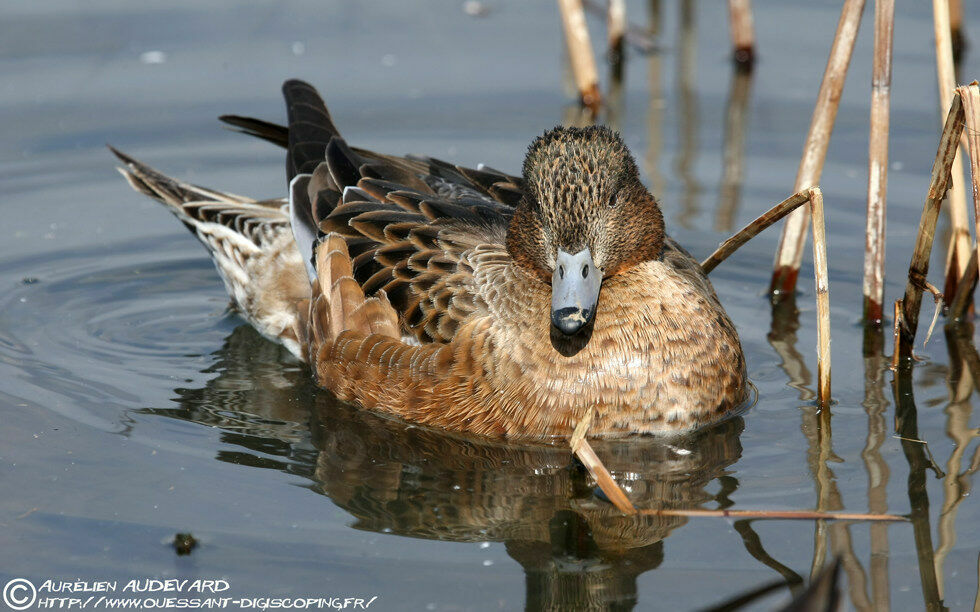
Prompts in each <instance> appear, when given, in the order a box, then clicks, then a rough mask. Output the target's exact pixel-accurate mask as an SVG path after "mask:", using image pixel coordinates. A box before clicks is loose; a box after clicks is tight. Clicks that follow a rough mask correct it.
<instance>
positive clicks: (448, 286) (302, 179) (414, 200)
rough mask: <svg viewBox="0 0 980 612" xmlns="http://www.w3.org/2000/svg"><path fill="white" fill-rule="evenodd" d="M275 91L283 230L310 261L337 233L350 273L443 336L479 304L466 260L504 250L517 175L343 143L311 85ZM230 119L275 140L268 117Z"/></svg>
mask: <svg viewBox="0 0 980 612" xmlns="http://www.w3.org/2000/svg"><path fill="white" fill-rule="evenodd" d="M283 93H284V96H285V98H286V106H287V109H288V115H289V127H288V128H286V129H285V130H286V142H287V148H288V153H287V160H288V161H287V177H288V178H289V179H290V203H291V206H290V208H291V216H292V225H293V233H294V235H295V236H296V239H297V244H298V245H299V248H300V251H301V252H302V253H303V255H304V257H305V258H306V259H307V260H308V261H310V262H311V263H312V264H313V266H314V267H315V265H316V256H315V253H316V247H317V245H318V244H319V243H320V242H322V240H323V239H324V237H325V236H326V235H328V234H336V235H339V236H341V237H343V239H344V240H345V241H346V243H347V250H348V252H349V253H350V257H351V259H352V264H353V265H352V268H353V270H352V271H353V278H354V279H355V281H356V282H357V283H358V285H359V286H360V287H361V289H362V291H363V292H364V294H365V295H367V296H369V297H370V296H373V295H377V294H379V293H380V292H382V291H383V292H384V294H385V295H386V296H387V300H388V301H389V302H390V303H391V306H392V307H393V308H394V309H395V311H396V313H397V314H398V318H399V322H400V325H401V328H402V330H403V331H404V332H406V333H409V334H411V335H414V336H415V337H416V338H418V340H419V341H421V342H448V341H450V340H452V338H453V336H454V335H455V333H456V329H457V328H458V327H459V324H460V323H461V322H462V321H463V320H465V319H466V318H467V317H468V316H470V315H471V314H472V313H474V312H477V311H479V310H481V309H485V304H484V303H483V300H482V298H481V297H480V296H481V295H482V292H481V287H480V283H479V282H478V281H477V280H476V278H475V276H474V272H475V270H476V269H477V268H478V267H479V265H480V264H481V263H485V262H487V261H488V260H493V261H497V262H499V261H500V260H501V259H502V258H507V259H509V255H508V254H507V252H506V249H505V248H504V242H505V238H506V232H507V225H508V223H509V221H510V218H511V216H512V215H513V213H514V205H515V204H516V203H517V201H519V199H520V196H521V185H520V182H519V179H518V178H517V177H513V176H510V175H507V174H504V173H502V172H498V171H496V170H492V169H487V168H482V169H479V170H477V169H471V168H462V167H457V166H453V165H451V164H448V163H446V162H443V161H440V160H436V159H433V158H428V157H397V156H392V155H384V154H380V153H375V152H372V151H368V150H366V149H355V148H352V147H350V146H348V145H347V142H346V141H345V140H344V139H343V137H341V136H340V133H339V132H338V131H337V129H336V127H335V126H334V124H333V121H332V120H331V118H330V114H329V112H328V111H327V109H326V106H325V105H324V104H323V101H322V100H321V99H320V97H319V95H317V93H316V90H315V89H313V87H311V86H310V85H308V84H306V83H303V82H301V81H287V82H286V84H285V85H284V86H283ZM232 123H233V125H236V126H238V127H239V128H241V129H243V130H244V131H246V132H248V133H250V134H254V135H256V136H260V137H263V138H265V139H266V140H270V141H272V142H276V143H280V144H281V143H282V141H283V138H282V132H281V131H279V130H277V129H275V128H274V127H270V126H271V125H272V124H268V123H265V122H249V121H247V120H242V118H236V119H235V120H234V121H233V122H232ZM315 273H316V270H313V274H315Z"/></svg>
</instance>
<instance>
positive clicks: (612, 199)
mask: <svg viewBox="0 0 980 612" xmlns="http://www.w3.org/2000/svg"><path fill="white" fill-rule="evenodd" d="M609 208H616V194H615V193H614V194H612V196H610V198H609Z"/></svg>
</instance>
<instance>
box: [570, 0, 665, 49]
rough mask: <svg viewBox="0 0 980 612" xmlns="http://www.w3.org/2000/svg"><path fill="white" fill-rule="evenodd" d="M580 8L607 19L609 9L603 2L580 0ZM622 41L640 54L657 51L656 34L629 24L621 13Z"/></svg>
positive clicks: (624, 13)
mask: <svg viewBox="0 0 980 612" xmlns="http://www.w3.org/2000/svg"><path fill="white" fill-rule="evenodd" d="M582 6H583V7H585V10H587V11H589V12H590V13H593V14H595V15H598V16H603V17H606V18H608V16H609V13H608V10H609V7H608V6H607V3H605V2H599V1H597V0H582ZM623 25H624V31H623V39H624V40H625V41H626V42H628V43H629V44H631V45H633V47H634V48H635V49H636V50H637V51H639V52H640V53H654V52H655V51H657V50H658V49H659V45H658V44H657V33H656V32H651V31H649V30H648V29H647V28H644V27H641V26H638V25H636V24H633V23H629V21H627V20H626V12H625V10H624V12H623Z"/></svg>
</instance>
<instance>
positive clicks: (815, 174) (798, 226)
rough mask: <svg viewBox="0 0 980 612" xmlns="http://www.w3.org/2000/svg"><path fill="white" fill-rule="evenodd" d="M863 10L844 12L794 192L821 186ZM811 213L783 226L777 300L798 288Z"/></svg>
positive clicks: (852, 5) (859, 4) (858, 4)
mask: <svg viewBox="0 0 980 612" xmlns="http://www.w3.org/2000/svg"><path fill="white" fill-rule="evenodd" d="M863 10H864V0H845V2H844V7H843V8H842V9H841V14H840V21H839V22H838V24H837V33H836V34H835V35H834V42H833V45H831V48H830V57H829V58H828V60H827V68H826V70H825V71H824V75H823V81H822V82H821V83H820V91H819V92H818V93H817V102H816V105H815V106H814V108H813V116H812V117H811V119H810V129H809V131H808V133H807V137H806V144H805V145H804V146H803V156H802V158H801V159H800V166H799V169H798V170H797V173H796V186H795V187H794V188H793V191H803V190H805V189H809V188H810V187H815V186H816V185H817V183H819V182H820V175H821V173H822V172H823V164H824V160H825V159H826V157H827V145H828V144H829V142H830V133H831V131H832V130H833V128H834V121H835V119H836V118H837V108H838V107H839V106H840V97H841V92H842V91H843V89H844V80H845V79H846V77H847V68H848V65H849V64H850V62H851V53H852V51H853V50H854V41H855V39H856V38H857V33H858V28H859V26H860V25H861V13H862V11H863ZM809 213H810V210H809V207H805V208H801V209H799V210H798V211H796V212H794V213H793V214H792V215H790V216H789V218H788V219H787V220H786V223H785V224H784V225H783V233H782V235H781V236H780V239H779V247H778V248H777V250H776V258H775V262H774V264H773V274H772V281H771V282H770V284H769V291H770V292H772V293H774V294H775V295H777V296H778V295H787V294H791V293H792V292H793V290H794V289H795V288H796V279H797V277H798V276H799V273H800V263H801V262H802V261H803V246H804V244H805V243H806V234H807V224H808V222H809V218H808V215H809Z"/></svg>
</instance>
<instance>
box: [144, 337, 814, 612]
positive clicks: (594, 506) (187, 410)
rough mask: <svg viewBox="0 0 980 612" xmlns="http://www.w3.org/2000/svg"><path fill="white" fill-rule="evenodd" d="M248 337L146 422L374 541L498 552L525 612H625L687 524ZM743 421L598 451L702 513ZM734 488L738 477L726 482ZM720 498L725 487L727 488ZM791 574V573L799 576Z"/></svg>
mask: <svg viewBox="0 0 980 612" xmlns="http://www.w3.org/2000/svg"><path fill="white" fill-rule="evenodd" d="M283 361H284V355H283V352H282V350H281V349H280V348H279V347H278V346H277V345H274V344H272V343H270V342H268V341H267V340H265V339H263V338H261V337H260V336H259V335H258V334H257V333H256V332H255V331H254V330H253V329H252V328H251V327H249V326H244V325H243V326H241V327H239V328H237V329H236V330H235V331H234V332H233V333H232V334H231V335H230V336H229V337H228V339H227V340H226V344H225V346H224V347H223V348H222V349H221V350H220V351H218V353H217V360H216V362H215V364H214V366H213V367H212V368H210V369H209V371H210V372H213V373H215V374H216V376H215V377H214V378H212V379H211V380H209V381H208V382H207V384H206V385H205V386H204V387H203V388H197V389H177V390H176V393H177V396H178V397H177V401H178V403H179V408H175V409H150V410H146V412H149V413H153V414H158V415H165V416H168V417H172V418H178V419H182V420H189V421H194V422H198V423H203V424H207V425H211V426H215V427H218V428H220V429H221V430H223V434H222V438H223V441H224V442H226V443H228V444H232V445H235V446H237V447H238V448H240V449H241V450H240V451H237V452H228V451H223V452H221V453H220V454H219V456H218V457H217V458H218V459H219V460H222V461H230V462H233V463H237V464H247V465H253V466H255V467H264V468H270V469H278V470H283V471H287V472H290V473H296V474H301V475H303V476H304V477H307V478H309V480H310V487H311V488H312V489H313V490H315V491H318V492H320V493H322V494H324V495H325V496H327V497H329V498H330V499H331V500H332V501H333V502H334V503H335V504H336V505H338V506H339V507H341V508H343V509H344V510H346V511H347V512H348V513H350V514H351V515H352V516H353V517H354V518H355V519H356V520H355V522H354V524H353V526H354V527H355V528H357V529H365V530H369V531H375V532H379V533H390V534H395V535H400V536H408V537H416V538H425V539H433V540H445V541H452V542H483V541H495V542H503V543H504V544H505V546H506V550H507V552H508V554H509V555H510V556H511V557H512V558H513V559H514V560H515V561H517V562H518V563H520V564H521V566H522V567H523V568H524V573H525V589H526V604H527V607H528V609H568V608H574V609H600V608H601V609H607V608H609V607H617V608H624V609H629V608H631V607H633V606H634V605H636V603H637V598H638V594H637V577H638V576H639V575H640V574H643V573H644V572H647V571H650V570H652V569H654V568H656V567H658V566H659V565H660V563H661V562H662V561H663V556H664V551H663V543H662V542H663V540H664V539H665V538H666V537H668V536H669V535H670V534H671V533H672V532H673V531H675V530H677V529H679V528H681V527H683V526H684V525H685V524H686V522H687V519H686V518H682V517H658V516H639V517H629V516H624V515H622V514H621V513H619V512H618V511H617V510H616V509H615V508H614V507H613V506H612V505H611V504H609V503H607V502H605V501H603V500H601V499H599V498H598V497H596V495H595V494H594V489H595V483H594V482H592V481H591V479H590V477H589V475H588V473H587V472H586V471H585V470H584V469H583V468H581V466H580V465H579V464H578V463H577V462H576V461H574V460H573V459H572V455H571V452H570V451H569V450H568V448H567V447H565V446H564V445H557V446H549V445H527V444H524V445H516V444H504V443H500V442H495V441H492V440H486V439H482V438H469V437H463V436H456V435H450V434H446V433H442V432H438V431H433V430H428V429H423V428H420V427H417V426H412V425H408V424H405V423H402V422H397V421H393V420H390V419H386V418H382V417H380V416H378V415H374V414H371V413H369V412H366V411H364V410H358V409H355V408H351V407H349V406H345V405H343V404H341V403H339V402H337V401H335V400H333V398H331V397H329V396H328V395H326V394H325V393H318V392H317V391H316V390H315V388H314V386H313V385H312V384H311V383H310V381H309V374H308V372H307V371H306V370H305V368H304V367H302V366H301V365H300V364H296V365H295V366H293V367H288V366H284V364H283ZM742 427H743V423H742V420H741V418H737V419H733V420H729V421H727V422H724V423H722V424H720V425H719V426H717V427H713V428H711V429H708V430H705V431H701V432H698V433H696V434H693V435H691V436H688V437H685V438H681V439H672V440H671V441H670V443H669V444H668V443H664V442H662V441H659V440H655V439H650V438H646V439H634V440H630V441H619V442H613V441H596V442H595V443H594V444H593V446H594V447H595V449H596V452H597V453H598V454H599V456H600V457H602V459H603V461H604V462H605V464H606V466H607V467H608V468H609V470H610V471H611V472H612V473H613V475H614V476H615V477H616V480H617V481H618V482H619V483H621V484H622V486H623V488H624V490H626V492H627V494H628V495H629V496H630V498H631V500H632V501H633V503H634V504H635V505H636V506H637V507H641V508H697V507H700V506H702V505H704V504H710V503H711V502H713V501H714V500H715V499H716V496H715V495H713V494H712V493H710V492H709V491H708V490H707V489H708V485H709V484H710V483H712V481H714V480H715V479H718V478H719V477H722V476H725V474H726V468H728V466H730V465H732V464H733V463H735V462H736V461H737V460H738V458H739V457H740V455H741V450H742V449H741V445H740V442H739V434H740V433H741V431H742ZM732 481H733V482H735V481H734V479H732ZM723 489H724V485H723ZM794 576H795V575H794Z"/></svg>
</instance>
